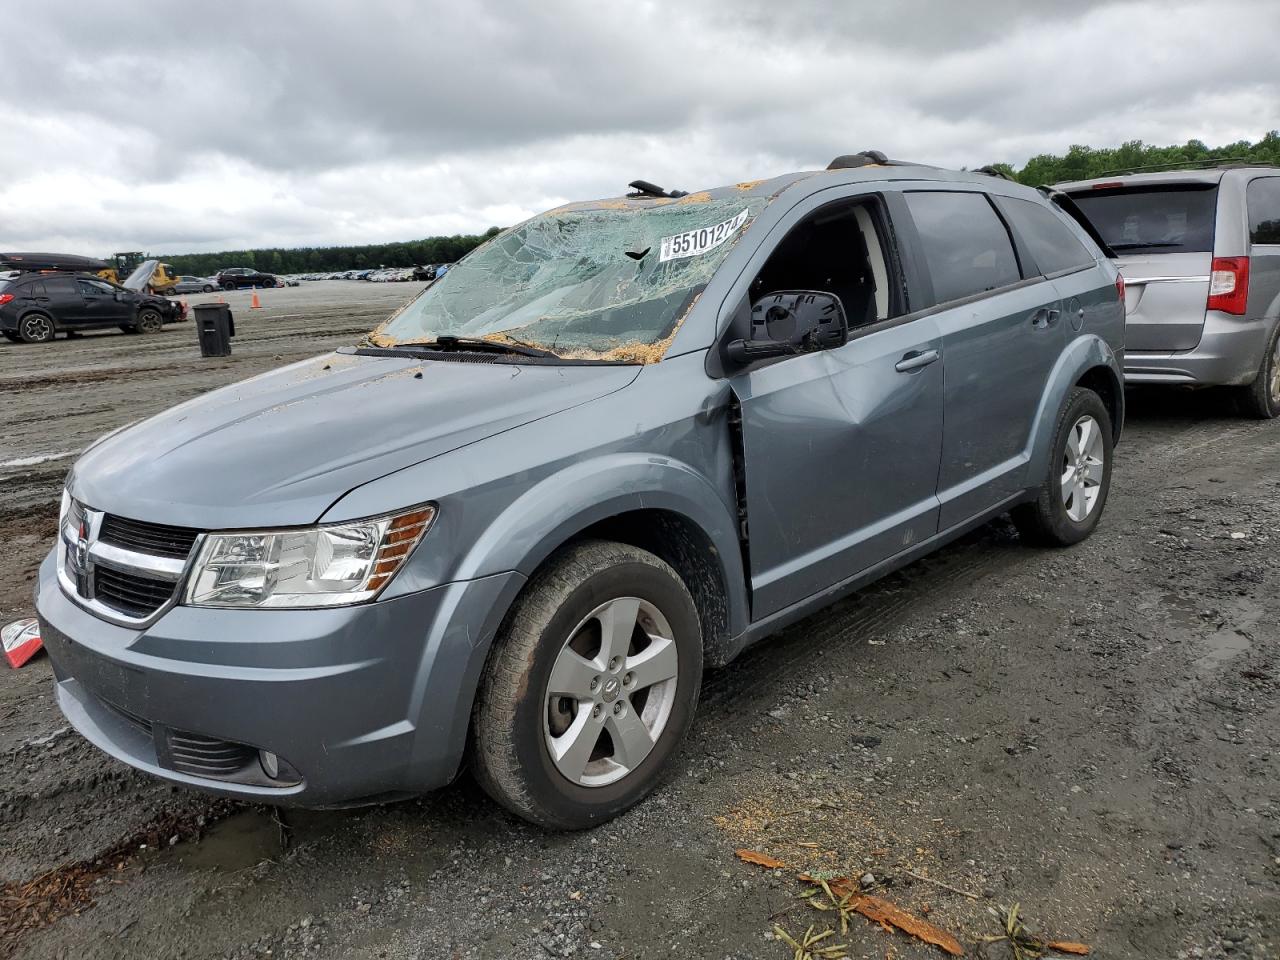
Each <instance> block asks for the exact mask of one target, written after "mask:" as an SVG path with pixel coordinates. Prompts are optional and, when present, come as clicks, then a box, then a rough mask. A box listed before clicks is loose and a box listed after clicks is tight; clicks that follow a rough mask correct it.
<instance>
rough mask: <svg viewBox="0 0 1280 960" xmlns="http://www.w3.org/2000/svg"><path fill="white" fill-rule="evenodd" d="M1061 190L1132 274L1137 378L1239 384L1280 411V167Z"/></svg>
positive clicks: (1130, 331)
mask: <svg viewBox="0 0 1280 960" xmlns="http://www.w3.org/2000/svg"><path fill="white" fill-rule="evenodd" d="M1054 190H1055V191H1057V192H1058V193H1059V194H1065V195H1066V196H1067V197H1069V198H1070V200H1071V201H1074V207H1075V208H1076V211H1077V212H1078V214H1082V215H1083V216H1084V217H1085V218H1086V219H1087V221H1088V223H1086V224H1084V226H1085V227H1086V229H1090V231H1091V232H1093V233H1095V239H1098V240H1100V241H1101V242H1102V243H1103V244H1104V245H1105V246H1109V247H1110V251H1109V253H1110V255H1111V257H1112V260H1113V261H1114V262H1115V264H1116V266H1117V267H1118V268H1119V269H1120V272H1121V274H1122V275H1123V276H1124V283H1125V305H1126V311H1127V312H1126V324H1125V359H1124V374H1125V381H1126V382H1127V383H1155V384H1185V385H1190V386H1216V385H1230V386H1234V387H1236V388H1238V393H1239V396H1240V400H1241V402H1242V406H1243V407H1244V408H1245V409H1246V410H1247V411H1248V412H1249V413H1250V414H1252V415H1254V416H1257V417H1262V418H1270V417H1274V416H1276V415H1277V414H1280V340H1278V334H1280V168H1276V167H1267V166H1223V167H1217V168H1213V169H1200V170H1185V169H1184V170H1172V171H1166V172H1161V173H1136V174H1128V175H1124V176H1114V177H1102V178H1098V179H1094V180H1080V181H1076V182H1073V183H1060V184H1058V185H1057V186H1056V187H1055V188H1054ZM1064 206H1066V207H1067V208H1068V209H1069V210H1070V208H1071V206H1072V204H1070V203H1066V204H1064Z"/></svg>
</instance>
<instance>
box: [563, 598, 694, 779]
mask: <svg viewBox="0 0 1280 960" xmlns="http://www.w3.org/2000/svg"><path fill="white" fill-rule="evenodd" d="M679 667H680V662H679V656H678V653H677V649H676V644H675V640H674V639H673V638H672V631H671V626H670V624H669V623H668V622H667V619H666V617H664V616H663V615H662V612H661V611H660V610H659V609H658V608H657V607H656V606H654V605H653V604H652V603H650V602H649V601H647V600H641V599H640V598H638V597H620V598H618V599H615V600H610V601H608V602H607V603H603V604H601V605H600V606H599V607H597V608H596V609H595V610H593V611H592V612H591V613H589V614H588V615H587V616H586V617H585V618H583V620H582V622H581V623H579V624H578V626H577V627H575V628H574V630H573V631H572V632H571V633H570V635H569V637H568V638H567V639H566V640H565V642H564V646H563V647H562V648H561V650H560V653H559V655H558V656H557V657H556V661H555V664H554V665H553V666H552V668H551V676H550V678H549V680H548V681H547V690H546V710H545V711H544V713H543V733H544V736H545V739H546V745H547V750H548V752H549V753H550V755H551V760H552V762H553V763H554V764H555V767H556V769H557V770H558V771H559V772H560V774H561V775H562V776H564V777H565V778H566V779H568V780H569V781H570V782H572V783H575V784H577V785H578V786H582V787H602V786H605V785H607V784H610V783H615V782H617V781H618V780H621V779H622V778H623V777H625V776H627V774H629V773H631V772H632V771H633V770H635V769H636V767H638V766H639V765H640V764H641V763H643V762H644V759H645V758H646V757H647V756H648V755H649V753H650V752H651V751H652V750H653V747H654V744H655V743H656V742H657V740H658V738H659V737H660V736H661V735H662V732H663V730H664V729H665V728H666V726H667V721H668V720H669V719H670V717H671V708H672V706H673V704H674V703H675V693H676V683H677V680H678V674H679Z"/></svg>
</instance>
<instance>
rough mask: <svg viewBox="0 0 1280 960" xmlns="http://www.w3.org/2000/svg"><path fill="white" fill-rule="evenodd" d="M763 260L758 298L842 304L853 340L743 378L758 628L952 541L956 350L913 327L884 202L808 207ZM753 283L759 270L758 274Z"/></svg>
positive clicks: (737, 379)
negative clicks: (804, 297)
mask: <svg viewBox="0 0 1280 960" xmlns="http://www.w3.org/2000/svg"><path fill="white" fill-rule="evenodd" d="M802 211H804V212H801V211H797V213H795V214H794V215H793V222H792V225H791V226H789V228H788V229H787V231H786V233H785V235H784V236H783V238H782V239H781V240H780V241H779V242H778V243H777V244H776V246H774V247H773V248H772V249H771V250H761V251H760V252H759V253H758V254H757V255H756V257H755V258H754V259H753V264H754V263H759V264H760V266H758V267H756V268H755V270H754V276H753V278H752V279H751V283H750V290H751V298H752V299H754V300H757V301H758V300H759V299H760V298H761V297H762V296H765V295H767V294H768V293H770V292H772V291H780V290H788V289H791V290H821V291H823V292H827V293H832V294H835V295H836V296H838V297H839V298H840V301H841V303H842V305H843V307H844V311H845V314H846V316H847V318H848V321H849V328H850V330H849V341H848V342H847V343H845V344H844V345H843V346H840V347H837V348H834V349H829V350H824V351H821V352H818V353H809V354H802V355H799V356H793V357H788V358H785V359H782V360H778V361H776V362H773V363H768V364H765V365H759V366H756V367H753V368H747V369H745V370H742V371H739V372H738V373H736V374H735V375H733V376H731V377H730V382H731V383H732V385H733V390H734V393H735V395H736V397H737V401H738V404H739V406H740V410H741V417H742V423H741V431H742V437H741V439H742V447H743V463H744V468H745V469H744V471H743V477H742V485H743V493H742V495H743V496H744V498H745V506H746V513H747V528H748V530H747V554H748V561H749V567H750V576H751V588H752V617H753V619H756V620H759V619H761V618H763V617H767V616H769V615H770V614H772V613H776V612H777V611H779V610H781V609H783V608H785V607H787V606H789V605H791V604H793V603H796V602H798V601H800V600H803V599H805V598H806V597H810V596H812V595H814V594H816V593H820V592H821V591H822V590H824V589H826V588H828V587H830V586H832V585H834V584H836V583H839V582H841V581H843V580H846V579H848V578H850V577H853V576H855V575H856V574H858V573H861V572H862V571H864V570H867V569H868V568H870V567H873V566H875V565H876V564H878V563H880V562H882V561H884V560H886V559H888V558H889V557H892V556H894V555H896V554H898V553H901V552H902V551H903V550H906V549H908V548H910V547H911V546H912V545H913V544H916V543H919V542H921V541H923V540H927V539H928V538H930V537H932V536H933V535H934V534H935V533H937V530H938V501H937V496H936V486H937V479H938V461H939V458H940V456H941V451H942V397H943V383H944V380H943V368H944V362H943V358H942V338H941V335H940V332H939V328H938V325H937V323H936V321H935V320H934V319H933V318H931V317H921V318H917V319H914V320H908V319H905V316H904V315H905V314H906V309H907V305H906V303H905V301H904V297H903V284H902V281H901V271H900V268H899V257H898V256H897V251H896V247H895V246H894V242H893V240H892V239H891V237H892V234H891V232H890V231H889V229H888V216H887V213H886V211H885V209H884V205H883V202H882V200H881V199H879V198H878V197H875V196H854V197H852V198H849V199H846V200H838V201H835V202H831V203H826V204H822V205H820V206H816V208H815V209H812V210H811V211H809V210H808V208H802ZM747 275H748V276H750V275H752V271H748V274H747Z"/></svg>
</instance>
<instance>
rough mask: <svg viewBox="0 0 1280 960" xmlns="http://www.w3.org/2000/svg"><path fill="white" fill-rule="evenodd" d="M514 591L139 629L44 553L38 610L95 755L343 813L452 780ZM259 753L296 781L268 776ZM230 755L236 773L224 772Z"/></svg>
mask: <svg viewBox="0 0 1280 960" xmlns="http://www.w3.org/2000/svg"><path fill="white" fill-rule="evenodd" d="M522 582H523V578H522V577H520V575H519V574H515V573H510V574H497V575H494V576H491V577H484V578H481V579H478V580H472V581H465V582H458V583H451V584H446V585H443V586H439V587H435V588H433V589H429V590H424V591H421V592H418V593H412V594H407V595H404V596H400V597H396V598H394V599H390V600H384V601H378V602H376V603H371V604H363V605H359V606H353V607H342V608H330V609H324V610H212V609H201V608H195V607H184V606H178V607H174V608H173V609H171V610H170V611H169V612H168V613H166V614H165V615H164V616H162V617H161V618H160V619H159V620H157V621H156V622H155V623H154V624H152V625H151V626H149V627H147V628H145V629H142V630H134V629H130V628H128V627H122V626H116V625H115V624H111V623H107V622H106V621H104V620H101V619H99V618H98V617H95V616H94V615H93V614H91V613H89V612H87V611H86V610H84V609H82V608H81V607H80V606H78V605H77V604H75V603H74V602H72V601H71V600H70V599H68V598H67V597H66V595H65V594H64V593H63V591H62V589H61V587H60V586H59V584H58V580H57V576H56V571H55V569H54V562H53V559H52V556H51V557H50V558H47V559H46V560H45V562H44V564H43V565H42V566H41V569H40V577H39V583H38V586H37V592H36V612H37V614H38V616H39V618H40V626H41V630H42V637H43V639H44V645H45V647H46V649H47V650H48V651H49V657H50V659H51V661H52V663H53V668H54V674H55V677H56V680H57V697H58V705H59V706H60V707H61V709H62V711H63V713H64V714H65V715H66V717H67V719H68V720H69V721H70V722H71V724H72V726H74V727H75V728H76V729H77V730H78V731H79V732H80V733H81V734H83V735H84V736H85V737H86V738H87V739H88V740H90V741H92V742H93V743H94V744H95V745H97V746H98V747H100V748H101V749H102V750H104V751H106V752H107V753H109V754H111V755H112V756H114V757H116V758H117V759H119V760H122V761H124V762H125V763H128V764H130V765H131V766H134V767H137V768H138V769H141V770H145V771H146V772H148V773H152V774H154V775H156V776H159V777H163V778H165V779H167V780H171V781H174V782H177V783H183V784H186V785H188V786H192V787H197V788H200V789H202V790H206V791H209V792H213V793H218V794H222V795H225V796H233V797H240V798H244V799H249V800H255V801H260V802H268V803H279V804H296V805H302V806H337V805H348V804H356V803H361V802H370V801H374V800H377V799H382V798H385V797H388V796H395V795H403V794H412V793H420V792H422V791H425V790H430V789H433V788H435V787H438V786H442V785H444V784H445V783H447V782H449V781H450V780H451V779H453V777H454V776H455V775H456V773H457V771H458V768H459V765H460V763H461V760H462V756H463V751H464V748H465V744H466V733H467V724H468V720H469V716H470V710H471V702H472V698H473V696H474V693H475V688H476V684H477V682H478V678H479V675H480V671H481V669H482V667H483V665H484V659H485V656H486V654H487V651H488V647H489V644H490V642H491V641H492V639H493V634H494V633H495V632H496V629H497V624H498V622H499V621H500V618H501V611H502V610H504V609H505V607H506V604H507V603H508V602H509V600H510V599H511V597H512V596H514V593H515V592H516V591H517V590H518V589H519V586H520V584H521V583H522ZM192 744H195V746H194V747H193V746H192ZM208 744H213V745H214V746H212V747H210V746H208ZM219 744H223V745H229V746H219ZM232 747H235V748H240V750H241V754H239V755H236V754H233V753H231V752H228V751H229V750H230V748H232ZM193 749H194V750H195V751H196V753H195V756H196V763H195V766H193V764H192V761H191V759H190V758H191V757H192V755H193V754H192V753H191V751H192V750H193ZM258 750H267V751H270V752H271V753H274V754H276V755H277V756H278V757H279V758H281V760H283V761H285V762H286V763H287V764H288V765H289V766H290V767H292V768H293V770H295V771H296V773H297V777H294V778H286V779H292V780H294V781H295V782H286V783H276V782H273V781H272V780H271V778H270V777H267V776H266V775H265V773H264V772H263V770H262V768H261V766H259V765H256V764H257V751H258ZM206 755H207V756H208V757H209V758H211V759H210V760H209V765H205V766H201V765H200V764H201V763H203V762H204V761H203V760H202V759H201V758H203V757H206ZM235 756H243V758H245V761H246V762H245V765H243V766H242V767H239V768H237V769H235V770H231V771H227V770H225V769H224V768H225V767H226V765H227V764H228V763H234V759H235ZM184 758H185V759H184ZM228 758H231V759H230V760H229V759H228ZM219 764H220V765H221V766H219ZM214 770H217V771H218V772H212V771H214Z"/></svg>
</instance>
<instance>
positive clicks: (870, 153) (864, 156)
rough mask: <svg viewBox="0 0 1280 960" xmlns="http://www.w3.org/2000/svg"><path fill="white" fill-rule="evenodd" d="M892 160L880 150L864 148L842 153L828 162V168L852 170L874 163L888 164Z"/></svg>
mask: <svg viewBox="0 0 1280 960" xmlns="http://www.w3.org/2000/svg"><path fill="white" fill-rule="evenodd" d="M892 162H893V161H892V160H890V159H889V158H888V157H886V156H885V155H884V154H883V153H881V152H880V151H879V150H863V151H861V152H859V153H842V154H841V155H840V156H838V157H836V158H835V159H834V160H832V161H831V162H830V163H828V164H827V169H828V170H852V169H854V168H855V167H869V166H871V164H873V163H879V164H887V163H892Z"/></svg>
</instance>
